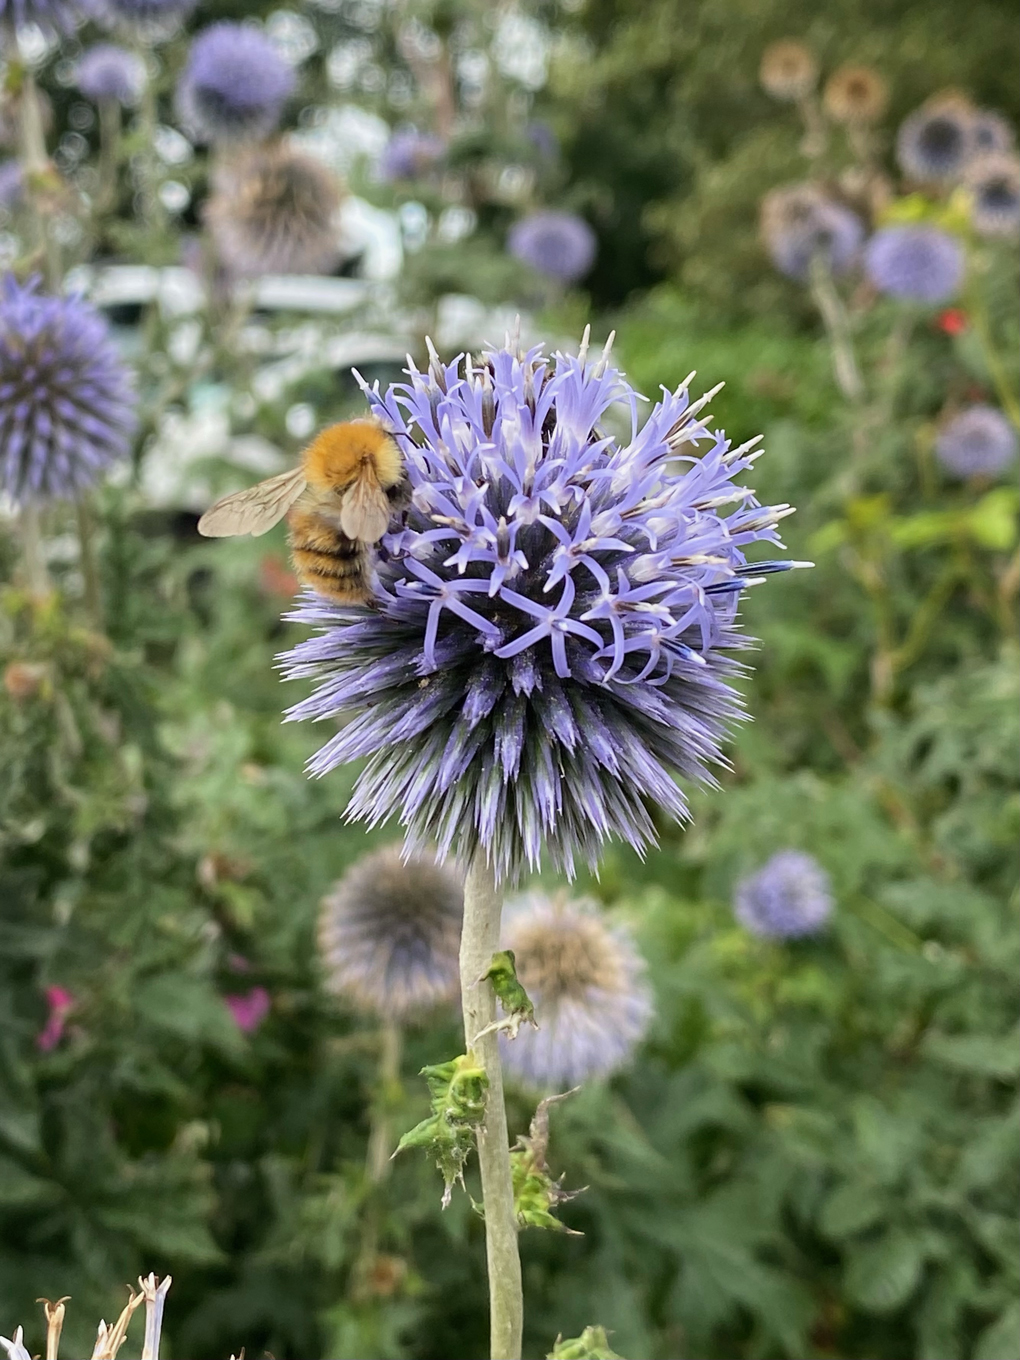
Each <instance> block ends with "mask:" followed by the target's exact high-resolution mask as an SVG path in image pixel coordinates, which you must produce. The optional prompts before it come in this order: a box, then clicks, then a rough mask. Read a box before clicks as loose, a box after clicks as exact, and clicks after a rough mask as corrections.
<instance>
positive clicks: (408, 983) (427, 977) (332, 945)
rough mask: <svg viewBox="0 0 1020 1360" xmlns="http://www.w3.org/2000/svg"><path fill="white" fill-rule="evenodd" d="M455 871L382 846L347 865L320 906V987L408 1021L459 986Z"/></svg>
mask: <svg viewBox="0 0 1020 1360" xmlns="http://www.w3.org/2000/svg"><path fill="white" fill-rule="evenodd" d="M463 916H464V885H463V881H462V879H461V876H460V874H459V873H457V872H456V871H455V870H453V869H449V868H447V867H446V866H445V865H440V864H436V863H435V862H434V861H433V860H431V859H428V858H425V857H424V856H415V855H413V856H411V857H410V858H409V859H408V860H407V861H406V862H405V860H404V859H403V858H402V855H401V849H400V846H389V847H387V849H385V850H378V851H376V852H375V853H374V854H371V855H366V856H364V858H362V859H360V860H358V861H357V863H356V864H353V865H352V866H351V867H350V868H349V869H348V870H347V872H346V874H344V876H343V878H342V879H340V881H339V883H337V884H335V885H334V887H333V888H332V890H331V891H330V893H329V894H328V896H327V897H326V898H325V899H324V901H323V903H322V912H321V914H320V916H319V953H320V955H321V957H322V961H323V964H324V965H325V969H326V986H327V987H328V988H329V990H330V991H331V992H333V993H334V994H335V995H337V996H341V997H345V998H346V999H347V1000H348V1001H349V1002H351V1003H352V1004H353V1005H355V1006H356V1007H358V1008H359V1009H361V1010H367V1011H371V1012H374V1013H375V1014H377V1015H381V1016H386V1017H390V1018H392V1019H394V1020H398V1021H400V1020H407V1019H408V1018H410V1017H412V1016H414V1015H420V1014H421V1012H422V1011H425V1010H428V1009H429V1008H430V1007H433V1006H437V1005H439V1004H440V1003H441V1002H444V1001H450V1000H452V999H453V997H454V996H455V995H456V993H457V990H458V986H459V976H460V975H459V972H458V967H457V953H458V950H459V948H460V928H461V921H462V920H463Z"/></svg>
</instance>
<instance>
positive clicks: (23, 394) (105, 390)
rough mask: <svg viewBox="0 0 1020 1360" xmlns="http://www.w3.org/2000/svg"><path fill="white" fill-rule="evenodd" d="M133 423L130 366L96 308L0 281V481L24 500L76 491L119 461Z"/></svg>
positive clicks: (58, 496) (13, 496)
mask: <svg viewBox="0 0 1020 1360" xmlns="http://www.w3.org/2000/svg"><path fill="white" fill-rule="evenodd" d="M134 427H135V394H134V391H133V388H132V383H131V378H130V375H129V373H128V370H127V368H126V367H125V365H124V363H123V362H122V360H121V358H120V356H119V355H118V353H117V351H116V349H115V348H114V345H113V342H112V340H111V339H110V334H109V330H108V328H107V325H106V322H105V321H104V320H103V318H102V317H101V316H100V315H99V313H98V312H97V311H96V310H95V309H94V308H92V307H90V306H89V305H88V304H87V303H85V302H83V301H82V300H81V299H80V298H77V297H66V298H65V297H47V296H45V295H43V294H42V293H40V292H39V291H38V280H31V281H30V282H29V283H28V284H26V285H25V286H22V285H21V284H19V283H18V281H17V280H16V279H15V278H14V276H13V275H11V274H9V275H8V276H7V277H6V278H5V279H4V281H3V283H2V285H0V488H2V489H3V490H4V491H6V492H7V494H8V495H9V496H10V497H11V499H12V500H14V501H16V502H18V503H21V504H23V503H25V502H40V501H47V500H54V499H57V500H60V499H68V498H71V497H74V496H76V495H77V494H78V493H79V492H81V491H83V490H85V488H86V487H89V486H91V485H92V483H93V482H95V481H96V480H97V478H98V477H99V476H100V475H101V474H102V473H103V472H104V471H105V469H106V468H107V467H108V466H109V465H110V464H111V463H113V462H114V461H116V460H117V459H119V458H123V457H124V456H125V455H126V454H127V452H128V448H129V444H130V439H131V435H132V433H133V431H134Z"/></svg>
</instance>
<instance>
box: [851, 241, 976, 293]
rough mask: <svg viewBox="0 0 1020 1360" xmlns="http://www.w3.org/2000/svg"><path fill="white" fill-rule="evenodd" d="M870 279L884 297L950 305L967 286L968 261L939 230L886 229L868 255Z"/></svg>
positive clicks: (956, 243)
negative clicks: (954, 297)
mask: <svg viewBox="0 0 1020 1360" xmlns="http://www.w3.org/2000/svg"><path fill="white" fill-rule="evenodd" d="M864 265H865V269H866V271H867V275H868V278H869V279H870V280H871V282H872V283H873V284H874V285H875V287H876V288H878V289H880V290H881V291H882V292H883V293H888V294H889V295H890V296H891V297H897V298H903V299H905V300H908V301H913V302H928V303H936V302H948V300H949V299H950V298H951V297H952V296H953V295H954V294H955V293H956V291H957V289H958V288H959V287H960V284H961V283H962V282H963V271H964V267H965V257H964V253H963V246H962V245H961V244H960V242H959V241H958V240H957V239H956V237H955V236H950V235H949V233H948V232H946V231H942V230H940V229H939V228H938V227H925V226H919V227H883V228H882V229H881V230H880V231H876V232H875V234H874V236H872V238H871V240H870V241H869V242H868V244H867V246H866V247H865V252H864Z"/></svg>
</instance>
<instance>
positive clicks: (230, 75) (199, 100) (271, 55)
mask: <svg viewBox="0 0 1020 1360" xmlns="http://www.w3.org/2000/svg"><path fill="white" fill-rule="evenodd" d="M293 91H294V73H293V71H292V70H291V68H290V67H289V66H288V65H287V63H286V62H285V61H284V59H283V58H282V57H281V56H280V55H279V53H278V52H277V50H276V48H275V47H274V46H273V45H272V43H271V42H270V41H269V39H268V38H267V37H266V36H265V35H264V34H263V33H262V32H261V30H259V29H257V28H254V27H253V26H252V25H250V24H234V23H227V22H224V23H218V24H211V25H210V26H209V27H208V28H206V29H203V30H202V32H201V33H199V35H198V37H197V38H196V39H195V41H194V42H193V43H192V45H191V51H190V52H189V54H188V63H187V66H186V67H185V69H184V74H183V75H182V77H181V81H180V84H179V85H178V87H177V111H178V113H179V115H180V117H181V121H182V123H183V124H184V125H185V127H186V128H187V130H188V131H189V132H191V133H192V134H193V135H194V136H195V137H197V138H198V139H199V140H201V141H207V142H229V141H241V140H244V139H247V138H258V137H263V136H265V135H266V133H268V132H271V131H272V130H273V128H274V127H275V126H276V124H277V123H278V122H279V120H280V115H281V114H282V112H283V106H284V105H285V104H286V102H287V100H288V99H289V98H290V96H291V94H292V93H293Z"/></svg>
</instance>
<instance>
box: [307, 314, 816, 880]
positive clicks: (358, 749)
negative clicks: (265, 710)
mask: <svg viewBox="0 0 1020 1360" xmlns="http://www.w3.org/2000/svg"><path fill="white" fill-rule="evenodd" d="M586 350H587V342H586V341H585V343H584V345H583V346H582V354H581V355H579V356H578V357H577V358H574V357H573V356H571V355H567V354H556V355H555V356H554V357H553V358H551V359H550V358H548V357H547V356H546V355H545V354H544V353H543V351H542V347H541V346H536V347H535V348H534V349H532V350H530V351H529V352H528V353H527V354H522V353H520V352H519V350H518V349H517V347H516V345H513V344H511V343H510V342H509V341H508V343H507V346H506V347H505V348H503V349H499V350H494V351H488V352H485V353H483V354H482V355H481V356H480V357H478V358H476V359H475V360H473V361H472V360H470V359H464V358H463V356H460V357H459V358H458V359H456V360H454V361H453V362H452V363H449V364H443V363H441V362H440V360H439V357H438V355H436V354H435V352H434V351H433V352H432V363H431V365H430V367H429V370H428V372H427V373H419V372H418V370H417V369H416V368H414V367H413V366H412V368H411V369H410V370H409V372H410V378H411V381H410V382H409V383H406V384H403V383H401V384H395V385H394V386H392V387H390V388H389V389H388V391H386V392H385V393H384V394H382V393H380V391H379V388H378V385H376V387H375V388H374V389H371V390H370V389H368V388H367V387H366V388H365V392H366V395H367V396H368V398H369V401H370V403H371V406H372V410H373V412H374V413H375V414H376V415H377V416H378V418H379V419H380V420H382V421H383V422H384V424H385V425H386V427H387V428H389V429H391V430H392V431H393V432H394V435H395V437H396V439H397V442H398V444H399V447H400V449H401V452H402V453H403V456H404V459H405V463H406V469H407V475H408V478H409V480H410V483H411V487H412V489H413V504H412V507H411V509H410V510H409V511H408V512H407V517H406V523H404V524H403V525H402V526H400V525H392V526H391V529H392V532H390V533H388V534H387V535H386V536H385V537H384V539H383V550H382V552H381V553H380V560H379V562H378V570H377V580H376V598H375V600H374V602H373V603H374V607H372V608H342V607H339V606H337V605H335V604H333V603H332V602H330V601H329V600H327V599H325V598H320V597H317V596H315V595H314V594H311V593H308V594H306V596H305V599H304V603H303V605H302V607H301V608H300V610H299V611H298V613H297V614H296V615H295V617H296V618H298V619H300V620H302V621H305V622H308V623H313V624H319V625H324V628H323V634H322V636H320V637H316V638H312V639H309V640H308V641H306V642H304V643H301V644H299V645H298V646H297V647H296V648H295V650H294V651H293V652H291V653H290V654H289V656H288V658H287V660H288V661H289V663H290V666H289V673H290V675H291V676H295V677H297V676H313V677H316V678H317V679H318V680H319V681H320V684H319V687H318V689H317V691H316V692H315V693H314V694H313V695H312V696H311V697H310V698H308V699H306V700H304V701H303V702H302V703H299V704H297V705H296V707H295V708H294V709H293V710H292V711H291V713H290V717H291V719H292V720H293V719H299V718H310V719H325V720H328V721H330V722H333V721H334V720H337V719H339V720H340V721H341V722H342V724H343V726H342V728H341V730H340V731H339V732H337V733H336V735H335V736H333V737H332V738H331V740H330V741H328V742H327V743H326V745H325V746H324V747H323V748H322V750H321V751H319V753H318V754H317V755H316V756H315V757H313V759H312V761H311V762H310V768H311V770H312V772H313V773H315V774H325V773H326V772H327V771H329V770H331V769H333V768H334V767H336V766H337V765H340V764H343V763H344V762H345V761H348V760H357V759H361V758H362V757H367V764H366V765H365V767H364V769H363V771H362V773H361V775H360V776H359V778H358V780H357V781H356V783H355V787H354V793H353V797H352V799H351V801H350V803H349V805H348V816H349V817H350V818H352V819H364V820H367V821H368V822H370V823H373V824H375V823H378V822H382V821H384V820H385V819H387V818H388V817H391V816H396V817H399V819H400V821H401V822H402V824H403V825H404V826H405V827H407V829H408V840H409V842H410V844H411V845H412V846H419V847H420V846H423V845H425V844H426V843H427V842H429V841H434V842H435V844H436V845H438V847H439V850H440V852H441V853H442V854H444V855H445V854H448V853H450V851H451V850H452V849H453V847H454V845H455V844H459V846H460V851H461V858H462V859H463V861H464V862H469V861H470V860H471V859H472V858H473V857H474V856H475V855H476V854H478V853H480V852H481V853H483V854H484V855H486V856H487V857H488V858H489V860H490V861H491V862H492V864H493V866H494V869H495V873H496V876H497V878H499V879H506V878H514V877H516V876H517V875H518V874H519V873H520V871H521V870H522V869H523V867H524V865H525V864H531V865H536V864H537V863H538V861H539V857H540V852H541V847H542V842H543V838H544V839H546V840H547V841H548V842H549V848H550V852H551V855H552V858H553V859H554V861H555V862H556V863H557V864H558V865H560V866H561V867H563V868H564V869H565V870H566V871H567V872H568V873H570V872H572V871H573V867H574V862H575V859H577V858H581V859H583V860H586V861H588V862H589V863H590V864H593V865H594V864H595V863H596V861H597V859H598V854H599V848H600V846H601V844H602V843H603V841H605V840H606V839H607V838H608V837H610V836H613V835H617V836H620V837H622V838H623V839H625V840H626V841H628V842H629V843H630V844H632V845H634V846H637V847H644V846H646V845H649V844H651V843H653V842H654V840H655V827H654V824H653V822H652V819H651V817H650V815H649V809H648V804H649V803H650V802H651V803H658V804H660V805H661V806H662V807H663V808H664V809H665V810H666V812H667V813H668V814H670V815H672V816H675V817H679V818H686V816H687V803H686V801H685V799H684V796H683V794H682V793H681V792H680V790H679V788H678V787H677V785H676V783H675V781H674V779H673V777H672V773H671V772H672V771H679V772H680V773H682V774H684V775H687V776H689V777H693V778H695V779H701V780H710V779H711V776H710V774H709V767H710V766H712V765H713V764H716V763H718V762H719V761H720V759H721V752H720V743H721V742H722V740H723V738H724V737H725V735H726V734H727V732H728V730H729V728H730V726H731V724H732V723H733V722H734V720H735V719H736V718H737V717H738V716H739V714H740V701H739V699H738V698H737V696H736V694H735V693H734V692H733V690H732V689H731V688H730V686H729V684H728V683H727V680H728V679H729V678H730V677H732V676H733V675H734V674H735V673H736V671H737V669H738V668H737V667H736V665H735V663H734V661H733V660H732V659H730V658H729V657H728V656H727V655H726V653H727V649H730V648H735V647H740V646H742V645H745V644H744V642H743V639H742V636H741V634H740V633H739V631H738V629H737V626H736V612H737V601H738V597H739V595H740V593H741V591H742V590H743V589H744V587H745V586H746V584H747V578H748V577H758V576H760V575H762V574H764V573H767V572H769V571H773V570H782V569H783V568H785V567H786V566H787V565H790V564H788V563H765V564H760V563H758V564H754V565H750V564H747V563H746V560H745V557H744V552H745V550H746V549H747V548H748V547H749V546H750V545H751V544H753V543H758V542H762V541H768V542H772V543H776V542H778V541H779V540H778V533H777V529H776V524H777V522H778V520H780V519H781V518H782V517H783V516H784V515H785V514H787V513H789V508H788V507H774V508H766V507H762V506H761V505H759V504H758V502H757V501H756V500H755V498H754V494H753V492H752V491H750V490H749V489H747V488H745V487H742V486H740V485H738V484H737V482H736V479H737V478H739V477H740V476H741V474H742V473H743V472H744V471H745V470H746V469H747V468H748V466H749V465H750V463H751V462H753V460H754V458H755V457H756V456H757V455H756V454H750V455H749V452H748V451H749V449H751V448H752V447H753V445H754V444H756V443H757V440H752V441H751V444H747V445H744V446H743V447H741V448H739V449H732V448H731V447H730V443H729V441H728V440H726V439H725V438H724V437H723V436H722V435H721V434H718V435H717V434H709V433H707V432H706V430H705V428H704V425H703V424H702V423H701V422H700V421H698V420H697V415H698V412H699V410H700V409H701V407H702V406H703V405H704V401H705V400H707V398H705V399H703V400H702V401H701V402H696V403H694V404H692V403H691V402H690V399H689V397H688V393H687V391H686V388H684V387H680V388H678V389H677V391H676V392H675V393H670V394H666V395H665V396H664V398H663V400H662V401H660V402H659V403H658V404H657V405H656V406H655V407H654V408H653V409H652V411H651V413H650V414H649V416H648V418H647V420H646V422H645V424H644V426H643V428H642V429H641V430H640V431H639V430H638V429H637V425H636V411H637V398H636V393H635V392H634V391H633V389H632V388H630V387H629V386H628V385H627V383H626V382H624V381H623V379H622V378H621V376H620V374H619V373H618V372H617V371H616V370H615V369H613V368H611V367H609V365H608V357H607V356H606V355H604V356H603V357H602V359H601V360H600V361H598V362H591V361H588V360H587V357H586ZM710 395H711V394H710ZM618 401H627V402H629V403H630V406H631V410H632V412H634V421H635V423H634V426H633V428H632V431H631V438H630V440H629V442H627V443H625V444H623V445H622V446H621V445H620V444H618V443H617V442H616V441H615V440H614V439H613V438H612V437H611V436H610V435H609V434H607V433H606V431H605V430H604V428H603V426H602V420H603V417H604V416H605V413H606V411H607V410H608V409H609V407H610V406H612V405H613V404H614V403H616V402H618ZM701 445H704V446H705V447H699V446H701ZM677 460H679V462H680V463H682V464H684V465H685V466H683V468H682V470H677V469H678V466H679V464H678V461H677ZM724 506H732V507H735V508H733V509H732V510H731V511H730V512H729V513H724V511H723V507H724Z"/></svg>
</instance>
